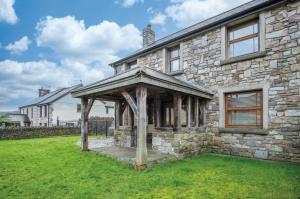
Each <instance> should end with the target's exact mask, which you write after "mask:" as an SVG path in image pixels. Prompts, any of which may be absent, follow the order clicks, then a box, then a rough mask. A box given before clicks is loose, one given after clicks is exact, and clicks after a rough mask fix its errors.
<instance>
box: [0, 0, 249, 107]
mask: <svg viewBox="0 0 300 199" xmlns="http://www.w3.org/2000/svg"><path fill="white" fill-rule="evenodd" d="M248 1H249V0H235V1H231V0H213V1H212V0H151V1H150V0H101V1H99V0H51V1H50V0H48V1H46V0H43V1H41V0H26V1H24V0H0V111H9V110H16V109H17V107H19V106H20V105H22V104H24V103H26V102H27V101H29V100H30V99H32V98H34V97H36V96H37V89H38V88H40V87H46V88H51V90H53V89H57V88H61V87H66V86H71V85H74V84H78V83H79V82H80V80H82V82H83V83H84V84H88V83H91V82H93V81H97V80H100V79H102V78H104V77H107V76H110V75H112V74H113V70H112V69H111V68H110V67H109V66H108V64H109V63H111V62H113V61H115V60H117V59H119V58H120V57H123V56H125V55H126V54H128V53H130V52H133V51H135V50H137V49H139V48H140V47H141V45H142V38H141V30H142V29H143V28H144V27H145V26H146V25H147V24H148V23H149V22H150V23H151V24H152V27H153V29H154V30H155V32H156V38H161V37H164V36H166V35H168V34H170V33H173V32H175V31H178V30H180V29H182V28H184V27H187V26H189V25H192V24H194V23H197V22H199V21H201V20H204V19H206V18H208V17H211V16H213V15H216V14H219V13H221V12H223V11H226V10H229V9H231V8H233V7H236V6H238V5H240V4H243V3H245V2H248Z"/></svg>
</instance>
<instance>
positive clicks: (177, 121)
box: [173, 93, 182, 129]
mask: <svg viewBox="0 0 300 199" xmlns="http://www.w3.org/2000/svg"><path fill="white" fill-rule="evenodd" d="M173 99H174V102H173V106H174V126H175V128H176V129H180V128H181V106H182V100H181V94H179V93H176V94H175V95H174V98H173Z"/></svg>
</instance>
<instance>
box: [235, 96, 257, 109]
mask: <svg viewBox="0 0 300 199" xmlns="http://www.w3.org/2000/svg"><path fill="white" fill-rule="evenodd" d="M259 105H260V99H258V97H257V94H256V93H240V94H238V100H237V107H247V106H259Z"/></svg>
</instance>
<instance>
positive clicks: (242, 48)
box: [230, 37, 258, 57]
mask: <svg viewBox="0 0 300 199" xmlns="http://www.w3.org/2000/svg"><path fill="white" fill-rule="evenodd" d="M230 51H232V52H231V57H236V56H240V55H245V54H249V53H254V52H257V51H258V38H257V37H255V38H251V39H247V40H244V41H241V42H237V43H233V44H230Z"/></svg>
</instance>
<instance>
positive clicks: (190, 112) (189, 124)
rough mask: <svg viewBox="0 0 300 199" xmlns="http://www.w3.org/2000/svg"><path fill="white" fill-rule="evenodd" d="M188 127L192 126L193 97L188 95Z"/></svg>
mask: <svg viewBox="0 0 300 199" xmlns="http://www.w3.org/2000/svg"><path fill="white" fill-rule="evenodd" d="M187 114H188V117H187V127H188V128H190V127H192V97H191V96H188V100H187Z"/></svg>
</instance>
